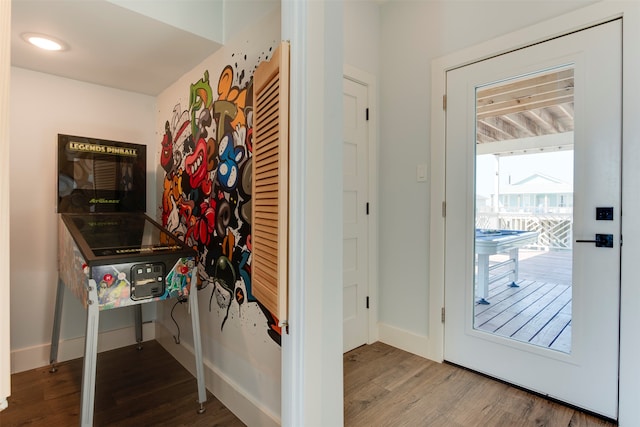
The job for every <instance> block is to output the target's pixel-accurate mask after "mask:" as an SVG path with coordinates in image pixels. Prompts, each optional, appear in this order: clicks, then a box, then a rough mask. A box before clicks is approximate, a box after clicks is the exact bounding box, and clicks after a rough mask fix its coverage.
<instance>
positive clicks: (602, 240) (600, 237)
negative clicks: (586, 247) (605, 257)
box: [576, 234, 613, 248]
mask: <svg viewBox="0 0 640 427" xmlns="http://www.w3.org/2000/svg"><path fill="white" fill-rule="evenodd" d="M576 243H595V244H596V248H612V247H613V234H596V239H595V240H576Z"/></svg>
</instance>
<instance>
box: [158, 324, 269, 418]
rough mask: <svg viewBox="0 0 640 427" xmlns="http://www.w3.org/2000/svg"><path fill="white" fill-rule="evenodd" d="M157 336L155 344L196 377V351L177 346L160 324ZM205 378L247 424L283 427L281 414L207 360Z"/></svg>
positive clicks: (208, 387) (182, 345)
mask: <svg viewBox="0 0 640 427" xmlns="http://www.w3.org/2000/svg"><path fill="white" fill-rule="evenodd" d="M155 336H156V341H158V342H159V343H160V344H161V345H162V346H163V347H164V348H165V349H166V350H167V351H168V352H169V353H170V354H171V355H172V356H173V357H174V358H175V359H176V360H177V361H178V362H179V363H180V364H181V365H182V366H184V367H185V368H186V369H187V370H188V371H189V372H191V374H192V375H193V376H195V372H196V369H195V355H194V351H193V348H192V347H191V346H189V345H185V344H184V343H183V342H181V343H180V344H176V343H175V341H174V339H173V335H172V333H171V332H170V331H169V330H168V329H167V328H166V327H165V326H164V325H162V324H161V323H160V322H156V332H155ZM204 377H205V384H206V386H207V389H208V390H209V391H210V392H211V393H212V394H213V395H214V396H215V397H216V398H217V399H218V400H219V401H221V402H222V403H223V404H224V406H226V407H227V408H228V409H229V410H230V411H231V412H233V413H234V414H235V415H236V416H237V417H238V418H239V419H240V420H241V421H242V422H243V423H245V424H246V425H248V426H252V427H253V426H260V427H277V426H280V418H279V417H278V415H276V414H273V413H272V412H271V411H270V410H268V409H267V408H265V407H264V405H261V404H260V402H256V401H255V399H253V398H252V397H251V396H250V395H249V394H248V393H246V392H245V391H244V389H243V388H242V387H240V386H239V385H238V384H237V383H236V382H234V381H233V380H232V379H231V378H229V377H227V376H226V375H225V374H224V373H223V372H221V371H220V370H219V369H218V368H217V367H216V366H214V365H213V364H212V363H211V362H210V361H208V360H206V359H205V360H204Z"/></svg>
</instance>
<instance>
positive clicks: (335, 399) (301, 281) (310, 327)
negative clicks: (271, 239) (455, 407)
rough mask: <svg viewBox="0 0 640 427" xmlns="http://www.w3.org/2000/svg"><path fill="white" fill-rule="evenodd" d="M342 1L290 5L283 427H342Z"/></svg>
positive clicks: (285, 8) (303, 0) (286, 7)
mask: <svg viewBox="0 0 640 427" xmlns="http://www.w3.org/2000/svg"><path fill="white" fill-rule="evenodd" d="M342 12H343V5H342V2H341V1H319V0H299V1H292V0H285V1H283V2H282V38H283V39H285V40H289V41H290V42H291V116H290V123H291V128H290V141H291V149H290V150H291V151H290V190H289V191H290V213H289V218H290V225H289V227H290V240H289V265H290V270H289V328H288V333H287V331H285V330H284V329H283V334H282V425H283V426H305V427H314V426H318V427H322V426H332V427H340V426H342V425H343V398H342V396H343V382H342V69H343V64H342V57H343V38H342Z"/></svg>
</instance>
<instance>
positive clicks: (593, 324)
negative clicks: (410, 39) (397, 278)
mask: <svg viewBox="0 0 640 427" xmlns="http://www.w3.org/2000/svg"><path fill="white" fill-rule="evenodd" d="M621 31H622V23H621V21H620V20H617V21H612V22H609V23H606V24H603V25H599V26H596V27H593V28H590V29H586V30H583V31H579V32H576V33H572V34H570V35H566V36H563V37H560V38H556V39H553V40H550V41H547V42H544V43H539V44H536V45H533V46H530V47H527V48H524V49H521V50H518V51H514V52H511V53H507V54H504V55H500V56H497V57H494V58H491V59H488V60H485V61H481V62H477V63H474V64H471V65H468V66H465V67H461V68H458V69H455V70H452V71H449V72H448V73H447V125H446V132H447V133H446V135H447V136H446V138H447V140H446V158H447V160H446V201H447V216H446V230H445V232H446V249H445V277H446V280H445V306H446V313H447V317H446V322H445V351H444V355H445V359H446V360H448V361H451V362H453V363H456V364H459V365H462V366H465V367H469V368H471V369H473V370H476V371H479V372H483V373H486V374H488V375H490V376H493V377H496V378H499V379H502V380H505V381H507V382H510V383H513V384H516V385H519V386H522V387H524V388H527V389H530V390H532V391H535V392H538V393H541V394H544V395H549V396H550V397H553V398H556V399H559V400H561V401H564V402H567V403H569V404H572V405H575V406H578V407H581V408H584V409H587V410H589V411H592V412H595V413H598V414H601V415H603V416H606V417H609V418H613V419H615V418H617V413H618V349H619V343H618V331H619V299H620V292H619V289H620V286H619V280H620V245H621V240H620V222H621V210H620V206H621V200H620V197H621V196H620V191H621V187H620V185H621V184H620V175H621V170H620V167H621V99H622V83H621V69H622V68H621V66H622V54H621V51H622V48H621V43H622V42H621V40H622V39H621ZM564 70H572V76H573V77H572V79H573V80H572V81H573V85H572V86H573V87H570V88H568V89H567V90H568V91H569V90H570V91H571V92H572V93H573V95H572V96H573V102H572V106H573V111H574V113H573V116H574V130H573V139H572V141H571V142H570V144H572V145H573V147H572V149H573V150H572V153H573V158H572V163H573V193H572V195H571V197H572V200H571V202H572V204H573V215H572V221H573V226H572V229H571V230H570V232H569V239H570V241H569V243H570V245H571V246H572V249H573V250H572V252H571V259H570V261H569V264H568V267H567V268H569V269H570V277H571V282H572V283H571V286H570V291H569V292H570V300H571V303H570V305H569V307H570V308H569V311H572V313H571V318H570V321H569V322H568V323H567V324H566V325H565V326H566V328H568V330H569V331H570V338H569V339H568V346H567V347H565V348H563V349H560V350H559V349H554V348H551V347H541V346H538V345H534V344H533V343H531V342H527V341H522V340H517V339H512V338H510V337H509V336H502V335H496V334H493V333H488V332H486V331H483V330H481V329H480V328H479V327H477V324H476V323H475V322H474V316H475V314H476V313H477V312H478V311H480V310H484V309H485V307H490V308H493V307H497V304H498V303H497V301H498V300H497V299H496V298H493V299H492V298H491V297H490V296H489V297H488V303H489V305H481V304H479V303H480V302H481V301H480V298H479V296H482V297H484V296H485V295H484V290H483V289H479V288H483V287H484V286H483V284H484V283H483V279H482V278H481V277H480V276H482V275H483V274H484V273H485V271H484V268H485V266H486V265H485V264H484V263H483V262H482V261H481V258H482V253H483V252H482V251H485V252H484V253H485V254H486V253H492V252H491V251H490V250H487V249H486V246H485V244H484V243H480V241H479V240H478V237H477V234H476V231H477V230H476V228H482V225H479V224H477V223H476V213H477V212H479V211H480V210H481V209H480V206H484V204H485V203H486V206H489V205H490V203H491V202H490V199H492V198H495V202H494V205H493V206H494V208H495V209H496V211H500V212H505V211H507V210H508V206H507V205H508V204H509V202H507V200H508V199H507V198H504V197H503V198H499V197H498V196H499V195H497V194H492V195H491V196H490V197H488V198H486V199H483V200H481V199H480V197H479V193H478V190H477V185H480V183H479V182H478V178H476V175H475V171H476V169H477V168H478V165H477V163H476V160H477V159H478V157H477V151H478V147H480V144H478V141H479V136H478V134H477V131H478V128H479V125H478V120H479V117H480V116H479V115H478V114H479V111H480V110H479V107H478V105H480V104H479V101H478V93H479V92H480V91H482V90H483V89H484V88H487V87H488V88H491V87H496V86H503V87H504V86H506V85H509V84H511V83H512V82H519V81H522V80H523V79H527V78H533V77H535V76H537V75H546V74H548V73H551V72H556V71H564ZM516 86H517V85H516ZM541 87H542V86H541ZM541 93H543V89H541ZM531 96H532V97H533V96H537V95H531ZM526 102H528V100H527V98H526V97H520V98H518V96H514V105H517V104H519V103H526ZM513 126H526V125H523V123H517V122H515V121H514V123H513ZM529 141H530V140H529ZM509 144H511V145H510V146H509V147H507V148H505V147H506V145H505V144H503V149H504V150H506V151H508V150H513V151H512V152H511V153H513V152H515V151H518V150H520V151H521V152H523V153H524V152H526V151H527V150H528V149H530V147H528V146H527V141H525V139H521V140H518V141H511V142H509V143H508V144H507V145H509ZM518 144H520V145H518ZM561 144H568V143H567V142H566V141H565V142H563V143H561ZM536 150H553V144H552V143H551V144H547V145H546V146H545V145H544V144H543V145H542V146H541V147H539V148H536ZM557 172H558V173H560V172H561V171H560V170H558V171H557ZM539 176H540V175H538V177H539ZM509 184H510V185H511V187H514V185H513V184H514V183H513V182H509ZM511 187H510V188H511ZM539 192H540V191H539ZM494 193H497V191H495V192H494ZM503 196H504V194H503ZM518 197H520V198H519V199H518ZM524 199H526V200H529V201H528V202H527V203H530V204H533V205H535V207H530V206H529V208H531V209H532V210H530V211H526V209H527V208H528V207H527V206H528V205H527V203H522V201H523V200H524ZM568 199H569V197H567V196H566V195H565V196H564V197H563V198H557V199H554V198H553V197H551V196H544V197H542V196H539V197H532V195H531V194H525V191H524V190H522V191H521V193H520V194H519V195H517V197H515V198H513V199H511V200H514V202H512V203H514V204H516V203H520V205H519V206H520V208H519V209H523V211H522V212H525V211H526V212H535V209H548V208H549V205H553V203H556V206H558V207H559V208H560V207H562V206H561V205H562V204H563V203H566V202H567V200H568ZM554 200H555V202H554ZM558 200H561V202H558ZM511 207H513V206H511ZM599 207H607V208H612V211H613V215H612V216H611V217H610V218H602V217H601V218H600V219H597V218H596V208H599ZM522 212H520V213H518V212H514V214H513V216H516V215H521V216H526V215H529V214H525V213H522ZM504 224H506V222H505V221H502V222H496V223H494V225H490V226H485V228H489V229H492V228H495V229H500V228H504ZM520 224H524V222H521V223H520ZM525 227H526V226H525V225H523V226H522V227H520V228H525ZM511 228H513V227H511ZM491 231H495V230H491ZM522 231H526V230H522ZM536 233H541V231H537V232H536ZM596 234H605V235H611V236H612V239H613V242H612V243H613V244H612V247H596V244H594V243H584V242H579V243H576V240H595V235H596ZM521 240H526V239H525V238H524V237H522V239H521ZM531 242H532V240H530V241H528V242H524V243H523V244H529V245H531V244H532V243H531ZM515 246H518V245H515V244H514V245H512V246H509V244H507V245H506V246H505V245H503V247H502V249H500V246H499V245H498V244H495V241H494V246H493V249H498V251H497V252H501V251H502V252H504V253H505V254H506V255H505V256H507V257H512V258H513V257H515V259H513V260H512V262H514V263H515V266H516V269H517V266H518V262H519V263H520V269H521V270H522V264H523V263H524V261H522V256H520V255H518V254H517V251H513V250H512V249H514V247H515ZM507 261H508V260H507ZM480 264H482V265H480ZM479 272H481V273H482V274H481V275H479V274H478V273H479ZM545 273H550V271H545ZM537 274H542V273H537ZM517 280H518V279H517V278H516V279H514V280H513V282H517ZM534 280H535V278H534ZM545 280H546V281H549V280H553V278H551V279H545ZM509 281H510V282H511V278H510V280H509ZM505 286H506V285H505ZM505 289H506V287H505V288H504V289H501V292H507V291H506V290H505ZM516 291H517V290H513V291H511V290H509V291H508V292H516ZM559 312H560V311H559ZM512 314H513V313H512ZM560 314H566V313H560ZM513 315H515V314H513ZM566 328H565V329H566Z"/></svg>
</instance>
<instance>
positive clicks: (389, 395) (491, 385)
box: [344, 342, 615, 427]
mask: <svg viewBox="0 0 640 427" xmlns="http://www.w3.org/2000/svg"><path fill="white" fill-rule="evenodd" d="M344 388H345V402H344V410H345V417H344V419H345V426H348V427H360V426H362V427H365V426H366V427H371V426H376V427H378V426H379V427H383V426H389V427H391V426H393V427H396V426H410V427H422V426H425V427H426V426H428V427H484V426H486V427H503V426H504V427H519V426H523V427H524V426H536V427H544V426H549V427H568V426H571V427H595V426H601V427H609V426H614V425H615V424H612V423H610V422H608V421H605V420H601V419H599V418H596V417H593V416H590V415H588V414H585V413H584V412H580V411H578V410H575V409H572V408H569V407H566V406H564V405H561V404H559V403H555V402H551V401H548V400H546V399H544V398H542V397H538V396H536V395H533V394H530V393H527V392H525V391H522V390H520V389H517V388H514V387H512V386H509V385H507V384H504V383H501V382H498V381H494V380H492V379H490V378H486V377H484V376H482V375H479V374H476V373H473V372H471V371H468V370H466V369H462V368H459V367H456V366H452V365H449V364H440V363H436V362H431V361H429V360H426V359H423V358H421V357H418V356H415V355H413V354H410V353H407V352H404V351H402V350H399V349H396V348H393V347H390V346H388V345H386V344H382V343H380V342H378V343H374V344H372V345H368V346H363V347H360V348H357V349H355V350H352V351H351V352H349V353H346V354H345V356H344Z"/></svg>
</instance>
